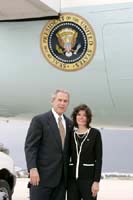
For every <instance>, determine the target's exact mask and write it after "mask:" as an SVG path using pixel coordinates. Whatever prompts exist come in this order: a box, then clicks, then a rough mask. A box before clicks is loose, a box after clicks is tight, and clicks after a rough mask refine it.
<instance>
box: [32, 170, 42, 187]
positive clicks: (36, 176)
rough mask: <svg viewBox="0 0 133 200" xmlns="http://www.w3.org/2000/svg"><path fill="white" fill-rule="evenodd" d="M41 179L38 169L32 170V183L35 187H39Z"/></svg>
mask: <svg viewBox="0 0 133 200" xmlns="http://www.w3.org/2000/svg"><path fill="white" fill-rule="evenodd" d="M39 182H40V177H39V173H38V170H37V168H32V169H30V183H31V184H32V185H34V186H38V185H39Z"/></svg>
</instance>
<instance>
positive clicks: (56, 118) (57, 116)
mask: <svg viewBox="0 0 133 200" xmlns="http://www.w3.org/2000/svg"><path fill="white" fill-rule="evenodd" d="M52 113H53V115H54V118H55V120H56V123H57V126H58V118H59V117H61V119H62V123H63V126H64V128H65V131H66V121H65V118H64V116H63V114H62V115H61V116H60V115H58V114H57V113H56V112H55V110H54V109H53V108H52Z"/></svg>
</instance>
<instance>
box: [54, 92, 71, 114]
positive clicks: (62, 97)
mask: <svg viewBox="0 0 133 200" xmlns="http://www.w3.org/2000/svg"><path fill="white" fill-rule="evenodd" d="M68 103H69V96H68V94H67V93H63V92H59V93H57V95H56V97H55V98H54V99H53V100H52V107H53V109H54V111H55V112H56V113H57V114H58V115H62V114H63V113H64V112H65V111H66V109H67V106H68Z"/></svg>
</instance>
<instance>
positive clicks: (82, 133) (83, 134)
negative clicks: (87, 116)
mask: <svg viewBox="0 0 133 200" xmlns="http://www.w3.org/2000/svg"><path fill="white" fill-rule="evenodd" d="M88 130H89V129H87V130H86V131H84V132H78V130H77V131H76V135H77V137H79V138H84V137H85V136H86V134H87V133H88Z"/></svg>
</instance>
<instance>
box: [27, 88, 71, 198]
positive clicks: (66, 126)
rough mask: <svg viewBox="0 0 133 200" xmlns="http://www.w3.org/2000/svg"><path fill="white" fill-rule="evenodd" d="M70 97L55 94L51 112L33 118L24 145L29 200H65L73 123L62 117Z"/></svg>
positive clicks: (64, 94)
mask: <svg viewBox="0 0 133 200" xmlns="http://www.w3.org/2000/svg"><path fill="white" fill-rule="evenodd" d="M68 104H69V93H68V92H67V91H64V90H56V92H55V93H54V95H53V97H52V109H51V111H49V112H47V113H44V114H41V115H38V116H35V117H34V118H33V119H32V121H31V124H30V127H29V130H28V134H27V137H26V141H25V155H26V161H27V168H28V171H29V176H30V199H31V200H64V199H65V183H66V181H67V165H68V157H69V155H68V151H69V143H70V142H69V139H70V132H71V129H72V122H71V121H70V120H69V119H68V118H67V117H66V116H64V115H63V113H64V112H65V111H66V109H67V106H68Z"/></svg>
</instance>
